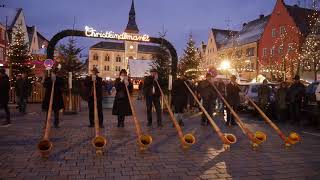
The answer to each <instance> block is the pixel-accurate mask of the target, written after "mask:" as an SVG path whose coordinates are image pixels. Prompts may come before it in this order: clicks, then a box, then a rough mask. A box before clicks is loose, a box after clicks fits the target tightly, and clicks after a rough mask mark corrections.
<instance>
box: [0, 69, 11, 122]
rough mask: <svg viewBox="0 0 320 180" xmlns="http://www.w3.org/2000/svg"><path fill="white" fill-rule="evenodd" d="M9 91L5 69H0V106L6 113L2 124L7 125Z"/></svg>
mask: <svg viewBox="0 0 320 180" xmlns="http://www.w3.org/2000/svg"><path fill="white" fill-rule="evenodd" d="M9 91H10V82H9V77H8V75H7V74H6V71H5V69H0V108H3V109H4V111H5V113H6V122H3V123H2V126H7V125H10V124H11V120H10V111H9V107H8V103H9Z"/></svg>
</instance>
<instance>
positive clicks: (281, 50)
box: [279, 45, 283, 54]
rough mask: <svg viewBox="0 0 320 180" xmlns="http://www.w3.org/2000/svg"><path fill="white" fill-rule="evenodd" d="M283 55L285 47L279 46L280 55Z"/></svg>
mask: <svg viewBox="0 0 320 180" xmlns="http://www.w3.org/2000/svg"><path fill="white" fill-rule="evenodd" d="M282 53H283V45H281V46H279V54H282Z"/></svg>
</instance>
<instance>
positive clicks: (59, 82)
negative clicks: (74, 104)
mask: <svg viewBox="0 0 320 180" xmlns="http://www.w3.org/2000/svg"><path fill="white" fill-rule="evenodd" d="M54 81H55V85H54V92H53V101H52V110H53V112H54V127H55V128H59V123H60V115H59V111H60V110H61V109H64V102H63V97H62V94H63V90H64V87H65V82H64V80H63V78H62V77H61V73H60V72H59V69H58V68H55V69H53V70H52V72H51V77H47V78H46V79H45V80H44V83H43V87H44V88H45V95H44V99H43V102H42V109H43V110H45V111H46V112H47V115H48V110H49V103H50V97H51V90H52V82H54ZM46 119H47V118H46Z"/></svg>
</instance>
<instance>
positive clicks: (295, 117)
mask: <svg viewBox="0 0 320 180" xmlns="http://www.w3.org/2000/svg"><path fill="white" fill-rule="evenodd" d="M293 80H294V81H293V84H292V85H291V86H290V88H289V90H288V102H289V112H290V113H289V114H290V123H291V124H297V125H300V119H301V108H302V104H303V99H304V97H305V93H306V92H305V91H306V88H305V86H304V85H303V84H302V83H301V81H300V76H299V75H296V76H295V77H294V78H293Z"/></svg>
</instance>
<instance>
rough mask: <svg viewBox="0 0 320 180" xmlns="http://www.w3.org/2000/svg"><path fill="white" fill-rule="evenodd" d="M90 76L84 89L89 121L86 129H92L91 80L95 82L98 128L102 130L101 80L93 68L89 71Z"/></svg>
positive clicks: (96, 70)
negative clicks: (85, 89)
mask: <svg viewBox="0 0 320 180" xmlns="http://www.w3.org/2000/svg"><path fill="white" fill-rule="evenodd" d="M91 72H92V74H91V75H90V76H88V77H87V78H86V80H85V83H84V84H85V87H86V88H87V92H88V94H87V99H88V107H89V121H90V124H89V126H88V127H90V128H92V127H94V96H93V80H94V79H95V80H96V96H97V98H96V99H97V109H98V117H99V126H100V128H104V125H103V112H102V99H103V95H102V93H103V91H102V78H101V77H99V76H98V73H99V71H98V69H97V68H96V67H94V68H93V69H92V70H91Z"/></svg>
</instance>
